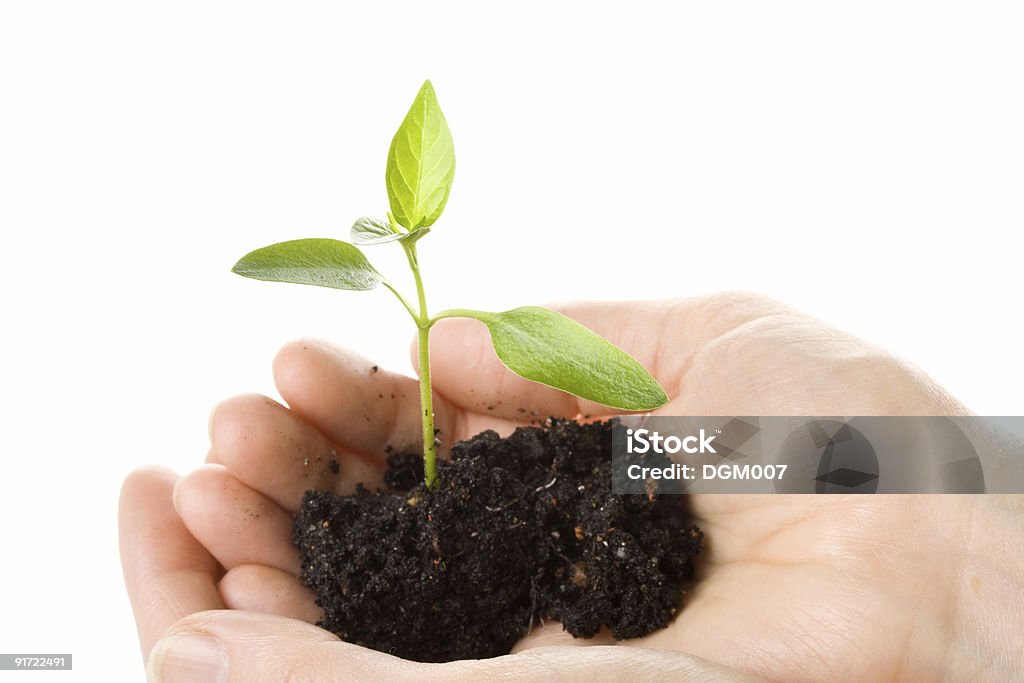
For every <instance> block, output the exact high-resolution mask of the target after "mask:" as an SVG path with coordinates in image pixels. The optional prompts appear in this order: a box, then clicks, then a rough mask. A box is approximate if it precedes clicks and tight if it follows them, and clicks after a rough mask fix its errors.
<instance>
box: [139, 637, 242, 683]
mask: <svg viewBox="0 0 1024 683" xmlns="http://www.w3.org/2000/svg"><path fill="white" fill-rule="evenodd" d="M146 673H147V675H148V677H149V680H150V681H151V682H152V683H179V682H189V683H191V682H193V681H194V683H226V682H227V680H228V653H227V652H226V651H225V650H224V648H223V647H222V646H221V644H220V643H219V642H217V640H216V639H215V638H210V637H208V636H200V635H192V634H186V635H181V636H171V637H170V638H164V639H163V640H161V641H160V642H158V643H157V644H156V646H155V647H154V648H153V651H152V652H151V653H150V655H149V663H148V664H147V666H146Z"/></svg>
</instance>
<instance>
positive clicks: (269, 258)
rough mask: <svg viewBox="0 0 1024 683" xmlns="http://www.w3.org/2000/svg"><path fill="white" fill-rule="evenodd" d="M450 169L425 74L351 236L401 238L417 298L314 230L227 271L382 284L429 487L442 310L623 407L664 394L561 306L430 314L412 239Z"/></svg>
mask: <svg viewBox="0 0 1024 683" xmlns="http://www.w3.org/2000/svg"><path fill="white" fill-rule="evenodd" d="M454 177H455V148H454V146H453V144H452V135H451V131H449V130H448V122H447V121H446V120H445V117H444V114H442V113H441V107H440V106H439V105H438V103H437V97H436V96H435V94H434V88H433V86H432V85H431V84H430V81H426V82H424V83H423V87H421V88H420V91H419V94H418V95H417V96H416V99H415V100H414V101H413V103H412V107H410V109H409V113H408V114H406V116H405V120H404V121H402V125H401V126H399V128H398V132H397V133H395V136H394V138H393V139H392V140H391V149H390V150H389V151H388V162H387V172H386V174H385V182H386V185H387V192H388V202H389V203H390V206H391V211H389V212H388V214H387V218H386V219H385V218H368V217H364V218H360V219H359V220H357V221H356V222H355V224H354V225H353V226H352V231H351V240H352V242H354V243H355V244H361V245H378V244H385V243H387V242H397V243H398V244H399V245H400V246H401V247H402V249H403V250H404V251H405V256H406V259H407V260H408V262H409V268H410V269H411V270H412V275H413V279H414V281H415V283H416V301H415V304H414V303H413V302H412V301H411V300H410V299H409V298H408V297H406V296H405V295H404V294H402V292H400V291H399V290H398V289H397V288H396V287H395V286H394V285H393V284H392V283H391V282H389V281H388V280H387V279H385V277H384V276H383V275H381V273H379V272H378V271H377V269H376V268H374V267H373V266H372V265H370V262H369V261H368V260H367V258H366V256H364V255H363V252H362V251H360V250H359V249H358V248H357V247H355V246H353V245H352V244H349V243H348V242H342V241H340V240H334V239H323V238H311V239H300V240H291V241H288V242H280V243H278V244H272V245H270V246H268V247H263V248H262V249H257V250H256V251H253V252H250V253H249V254H246V255H245V256H244V257H242V259H241V260H239V261H238V263H236V264H235V266H234V268H232V271H233V272H235V273H238V274H239V275H243V276H245V277H249V278H253V279H256V280H270V281H274V282H292V283H296V284H303V285H316V286H318V287H332V288H334V289H350V290H370V289H374V288H375V287H377V286H379V285H382V286H384V287H385V288H387V289H388V290H390V291H391V293H392V294H394V295H395V296H396V297H397V298H398V301H399V302H400V303H401V304H402V306H403V307H404V308H405V310H406V311H407V312H408V313H409V316H410V317H411V318H412V320H413V322H414V323H415V324H416V328H417V332H418V335H417V337H418V346H419V365H420V416H421V418H422V421H423V460H424V473H425V478H426V483H427V487H428V488H431V487H433V486H434V485H435V484H436V482H437V440H436V439H435V436H434V411H433V404H432V394H431V384H430V355H429V353H430V351H429V344H428V340H429V335H430V328H431V327H433V325H434V324H435V323H436V322H437V321H438V320H443V319H444V318H474V319H476V320H479V321H480V322H482V323H483V324H484V325H486V326H487V329H488V330H489V331H490V335H491V342H492V343H493V345H494V350H495V351H496V352H497V354H498V358H500V359H501V362H502V363H504V364H505V366H506V367H508V369H509V370H511V371H512V372H514V373H516V374H517V375H520V376H521V377H525V378H526V379H528V380H532V381H534V382H539V383H541V384H546V385H548V386H551V387H554V388H556V389H561V390H562V391H567V392H569V393H571V394H575V395H576V396H579V397H581V398H585V399H588V400H591V401H594V402H596V403H601V404H603V405H606V406H610V407H612V408H620V409H623V410H637V411H638V410H651V409H653V408H657V407H658V406H661V405H664V404H665V403H666V402H667V401H668V397H667V396H666V395H665V392H664V390H663V389H662V388H661V386H660V385H659V384H658V382H657V381H656V380H655V379H654V378H653V377H652V376H651V375H650V373H648V372H647V370H645V369H644V367H643V366H642V365H640V363H638V362H637V361H636V360H634V359H633V358H632V357H631V356H630V355H629V354H627V353H626V352H624V351H622V350H621V349H619V348H617V347H615V346H613V345H612V344H610V343H608V342H607V341H605V340H604V339H602V338H601V337H599V336H598V335H596V334H594V333H593V332H591V331H590V330H588V329H587V328H585V327H583V326H582V325H579V324H578V323H576V322H574V321H572V320H570V319H569V318H567V317H566V316H564V315H562V314H561V313H556V312H555V311H552V310H549V309H546V308H539V307H537V306H525V307H522V308H515V309H513V310H511V311H504V312H501V313H488V312H485V311H474V310H470V309H465V308H453V309H448V310H444V311H441V312H440V313H436V314H434V315H431V314H430V311H429V310H428V308H427V296H426V292H425V291H424V289H423V278H422V277H421V275H420V263H419V256H418V254H417V252H416V245H417V243H418V242H419V240H420V239H422V238H423V237H424V236H426V235H427V233H429V232H430V228H431V226H432V225H433V224H434V222H435V221H437V219H438V218H439V217H440V216H441V212H442V211H444V207H445V204H446V203H447V202H448V194H449V192H450V191H451V187H452V180H453V178H454Z"/></svg>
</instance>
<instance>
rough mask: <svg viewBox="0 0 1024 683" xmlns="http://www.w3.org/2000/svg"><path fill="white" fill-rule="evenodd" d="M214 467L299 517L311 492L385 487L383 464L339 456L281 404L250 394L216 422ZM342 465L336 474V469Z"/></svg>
mask: <svg viewBox="0 0 1024 683" xmlns="http://www.w3.org/2000/svg"><path fill="white" fill-rule="evenodd" d="M210 441H211V444H212V446H211V450H210V455H209V456H208V457H207V461H208V462H212V463H217V464H221V465H224V466H225V467H227V468H228V470H229V471H230V472H231V474H233V475H234V476H235V477H236V478H237V479H238V480H239V481H241V482H243V483H245V484H246V485H247V486H249V487H250V488H252V489H254V490H256V491H259V492H260V493H262V494H263V495H265V496H267V497H268V498H270V499H271V500H273V501H274V502H275V503H277V504H278V505H280V506H281V507H283V508H284V509H286V510H288V511H291V512H294V511H295V510H297V509H298V507H299V503H300V501H301V500H302V494H303V493H304V492H305V491H306V490H307V489H311V488H316V489H329V490H333V491H335V492H338V493H351V492H352V491H353V490H354V489H355V485H356V483H357V482H360V481H362V482H367V485H371V484H373V483H376V482H379V481H380V479H381V471H382V467H383V465H382V463H381V462H380V459H379V458H376V457H367V456H360V455H359V454H355V453H349V452H344V453H339V450H338V448H336V447H335V446H334V445H333V444H332V443H331V442H330V441H329V440H328V439H327V438H326V437H325V436H324V435H323V434H321V433H320V432H319V431H318V430H317V429H315V428H314V427H312V426H311V425H309V424H307V423H306V422H304V421H303V420H302V418H300V417H299V416H298V415H296V414H295V413H293V412H292V411H290V410H288V409H287V408H285V407H284V406H282V405H281V404H280V403H277V402H276V401H273V400H271V399H269V398H267V397H265V396H259V395H257V394H247V395H244V396H236V397H235V398H231V399H228V400H227V401H224V402H223V403H221V404H220V405H218V406H217V407H216V408H215V409H214V411H213V414H212V415H211V416H210ZM332 461H333V462H335V463H337V464H338V466H337V470H338V472H337V473H336V472H335V471H334V469H333V468H332V466H331V463H332Z"/></svg>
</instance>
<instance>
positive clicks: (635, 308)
mask: <svg viewBox="0 0 1024 683" xmlns="http://www.w3.org/2000/svg"><path fill="white" fill-rule="evenodd" d="M553 308H554V309H555V310H558V311H560V312H561V313H564V314H565V315H567V316H569V317H570V318H572V319H573V320H575V321H576V322H578V323H580V324H581V325H583V326H584V327H587V328H588V329H590V330H593V331H594V332H596V333H597V334H599V335H601V336H602V337H604V338H605V339H606V340H608V341H609V342H611V343H612V344H614V345H616V346H618V347H619V348H621V349H623V350H624V351H626V352H627V353H629V354H630V355H632V356H633V357H634V358H636V359H637V361H639V362H640V364H641V365H643V366H644V367H645V368H647V370H648V371H649V372H650V373H651V374H652V375H654V377H655V379H657V380H658V382H659V383H660V384H661V385H662V387H663V388H664V389H665V391H666V392H667V393H668V395H669V398H670V399H671V398H675V397H676V396H677V395H678V394H679V392H680V379H681V378H682V376H683V375H684V374H685V369H686V368H687V367H688V366H689V364H690V363H691V362H692V360H693V357H694V355H695V354H696V353H698V352H699V351H700V349H701V348H702V347H703V346H705V345H706V344H708V343H709V342H710V341H711V340H713V339H715V338H717V337H719V336H722V335H724V334H726V333H728V332H729V331H731V330H732V329H735V328H736V327H738V326H740V325H742V324H745V323H747V322H749V321H751V320H754V319H757V318H758V317H763V316H765V315H770V314H772V313H774V312H777V311H779V310H783V308H782V306H781V305H780V304H778V303H776V302H774V301H772V300H770V299H766V298H763V297H758V296H753V295H747V294H720V295H715V296H711V297H704V298H700V299H678V300H670V301H631V302H577V303H570V304H564V305H559V306H554V307H553ZM430 353H431V373H432V379H433V383H434V387H435V389H436V390H437V391H438V392H439V393H441V394H443V395H444V396H445V397H446V398H448V399H449V400H450V401H451V402H452V403H453V404H455V405H456V406H459V407H463V408H465V409H467V410H471V411H474V412H477V413H480V412H486V413H488V414H490V415H493V416H496V417H502V418H505V419H511V420H521V419H523V418H524V417H526V418H530V417H536V416H540V417H541V418H542V419H543V418H545V417H547V416H549V415H554V416H556V417H575V416H577V415H611V414H615V413H617V412H621V411H615V410H612V409H610V408H607V407H605V406H601V405H599V404H596V403H593V402H591V401H587V400H584V399H578V398H576V397H574V396H572V395H570V394H567V393H565V392H562V391H559V390H557V389H552V388H551V387H547V386H544V385H541V384H537V383H535V382H531V381H529V380H526V379H523V378H522V377H519V376H518V375H515V374H514V373H512V372H511V371H510V370H508V369H507V368H506V367H505V366H504V365H503V364H502V363H501V361H500V360H499V359H498V356H497V354H495V352H494V349H493V347H492V346H491V341H490V336H489V334H488V332H487V328H486V327H485V326H484V325H483V324H482V323H480V322H478V321H476V320H468V319H458V318H456V319H445V320H442V321H440V322H438V323H437V325H435V326H434V328H433V331H432V332H431V336H430ZM413 363H414V364H415V363H416V354H415V353H414V354H413Z"/></svg>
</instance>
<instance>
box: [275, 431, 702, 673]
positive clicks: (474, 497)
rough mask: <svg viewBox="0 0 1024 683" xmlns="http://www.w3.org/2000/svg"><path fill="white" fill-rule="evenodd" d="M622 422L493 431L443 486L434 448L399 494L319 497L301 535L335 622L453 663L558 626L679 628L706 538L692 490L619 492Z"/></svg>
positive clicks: (455, 459)
mask: <svg viewBox="0 0 1024 683" xmlns="http://www.w3.org/2000/svg"><path fill="white" fill-rule="evenodd" d="M611 425H612V422H611V421H609V422H595V423H591V424H578V423H576V422H572V421H565V420H553V419H552V420H548V421H547V423H546V424H545V425H544V427H523V428H520V429H517V430H516V432H515V433H514V434H512V435H511V436H509V437H508V438H505V439H501V438H499V437H498V435H497V434H496V433H494V432H492V431H486V432H483V433H481V434H478V435H477V436H475V437H473V438H472V439H469V440H467V441H463V442H461V443H458V444H456V445H455V446H454V447H453V448H452V457H451V461H450V462H446V463H441V464H440V466H439V485H438V487H437V488H436V489H435V490H433V491H429V492H428V491H427V490H426V489H425V487H424V486H423V484H422V483H421V482H422V478H423V476H422V475H423V471H422V458H421V456H420V455H418V454H415V455H391V456H389V458H388V465H389V470H388V473H387V475H386V483H387V485H388V486H389V487H390V490H387V491H381V492H369V491H367V490H366V489H365V488H363V487H362V486H360V487H359V490H358V491H357V492H356V494H355V495H351V496H338V495H336V494H333V493H330V492H324V491H312V490H311V491H307V492H306V494H305V497H304V498H303V502H302V507H301V509H300V511H299V513H298V515H297V516H296V521H295V530H294V541H295V544H296V546H297V547H298V549H299V552H300V555H301V559H302V575H301V579H302V581H303V582H304V583H305V584H306V585H308V586H310V587H311V588H312V589H313V590H314V591H315V592H316V595H317V604H318V605H319V606H320V607H322V608H323V613H324V616H323V620H322V621H321V622H320V626H322V627H324V628H326V629H328V630H330V631H332V632H334V633H336V634H337V635H338V636H339V637H341V638H342V639H343V640H346V641H349V642H352V643H358V644H360V645H363V646H366V647H370V648H373V649H375V650H380V651H383V652H387V653H390V654H393V655H396V656H399V657H402V658H405V659H412V660H417V661H422V662H442V661H450V660H455V659H476V658H483V657H494V656H498V655H503V654H506V653H508V652H509V650H510V649H511V647H512V646H513V644H515V642H516V641H518V640H519V639H520V638H522V637H523V636H524V635H526V634H527V633H528V632H529V630H530V629H531V628H532V626H533V625H535V624H537V623H540V621H542V620H544V619H554V620H558V621H560V622H561V623H562V625H563V627H564V628H565V630H566V631H568V632H569V633H571V634H572V635H573V636H576V637H583V638H586V637H590V636H593V635H595V634H596V633H597V632H598V631H599V630H600V629H601V628H602V627H608V628H609V629H610V630H611V634H612V635H613V636H614V637H615V638H616V639H626V638H637V637H640V636H644V635H647V634H648V633H651V632H652V631H655V630H657V629H660V628H662V627H664V626H665V625H667V624H668V623H669V622H670V621H671V620H672V619H673V618H674V617H675V615H676V613H677V612H678V610H679V609H680V607H681V601H682V595H683V587H682V585H683V582H684V581H685V580H686V579H689V578H691V577H692V575H693V561H694V558H695V556H696V555H697V553H698V552H699V551H700V546H701V541H702V539H703V534H702V533H701V531H700V530H699V529H698V528H697V527H695V526H693V525H691V524H690V523H689V522H688V515H687V514H686V511H685V509H684V508H683V505H684V503H685V499H686V497H685V496H673V495H665V496H659V495H653V493H655V491H652V494H651V495H640V496H619V495H614V494H612V493H611V481H612V476H611V443H612V439H611ZM642 464H644V465H647V464H648V463H642ZM659 464H663V463H659V462H658V461H656V460H654V459H653V458H652V459H651V460H650V465H651V466H658V465H659ZM659 483H662V482H659ZM665 483H667V482H665Z"/></svg>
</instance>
